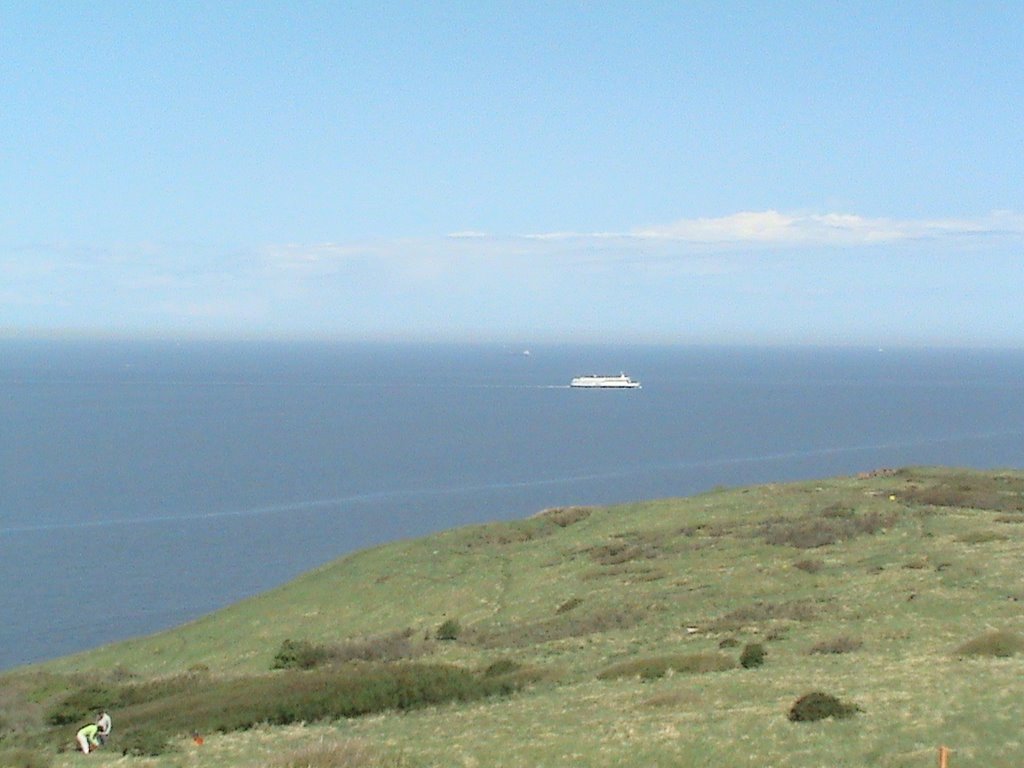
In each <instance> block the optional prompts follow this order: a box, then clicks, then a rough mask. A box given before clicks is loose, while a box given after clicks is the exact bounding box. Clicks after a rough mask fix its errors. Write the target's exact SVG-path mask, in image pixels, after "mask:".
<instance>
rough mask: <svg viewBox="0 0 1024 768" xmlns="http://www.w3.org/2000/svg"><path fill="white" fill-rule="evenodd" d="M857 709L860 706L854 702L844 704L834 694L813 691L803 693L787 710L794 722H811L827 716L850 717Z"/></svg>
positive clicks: (858, 709)
mask: <svg viewBox="0 0 1024 768" xmlns="http://www.w3.org/2000/svg"><path fill="white" fill-rule="evenodd" d="M859 711H860V707H857V706H856V705H854V704H845V703H843V702H842V701H840V700H839V699H837V698H836V697H835V696H831V695H829V694H827V693H822V692H821V691H813V692H811V693H805V694H804V695H803V696H801V697H800V698H799V699H797V700H796V701H795V702H794V703H793V706H792V707H791V708H790V710H789V719H790V720H791V721H792V722H794V723H812V722H814V721H816V720H825V719H826V718H829V717H833V718H836V719H841V718H844V717H852V716H853V715H854V714H856V713H857V712H859Z"/></svg>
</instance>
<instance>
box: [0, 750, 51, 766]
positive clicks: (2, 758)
mask: <svg viewBox="0 0 1024 768" xmlns="http://www.w3.org/2000/svg"><path fill="white" fill-rule="evenodd" d="M52 764H53V760H52V758H51V757H50V756H49V755H44V754H42V753H40V752H35V751H33V750H31V749H9V750H6V751H4V752H0V765H2V766H3V767H4V768H50V766H51V765H52Z"/></svg>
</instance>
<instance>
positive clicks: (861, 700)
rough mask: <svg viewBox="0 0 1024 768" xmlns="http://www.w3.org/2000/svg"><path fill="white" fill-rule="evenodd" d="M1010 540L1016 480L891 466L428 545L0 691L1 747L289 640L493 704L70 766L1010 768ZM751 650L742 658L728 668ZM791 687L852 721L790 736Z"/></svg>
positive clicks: (546, 519) (1014, 742)
mask: <svg viewBox="0 0 1024 768" xmlns="http://www.w3.org/2000/svg"><path fill="white" fill-rule="evenodd" d="M1022 524H1024V475H1022V474H1020V473H1017V472H1000V473H983V472H973V471H964V470H956V469H905V470H900V471H888V470H884V471H878V472H873V473H867V474H865V475H863V476H859V477H850V478H834V479H830V480H822V481H816V482H805V483H795V484H786V485H766V486H760V487H753V488H740V489H726V490H719V491H715V492H712V493H707V494H703V495H700V496H696V497H692V498H687V499H666V500H659V501H651V502H644V503H637V504H628V505H620V506H614V507H606V508H566V509H558V510H548V511H545V512H543V513H540V514H538V515H536V516H534V517H532V518H530V519H527V520H522V521H518V522H514V523H501V524H492V525H484V526H472V527H467V528H461V529H457V530H452V531H447V532H445V533H442V534H438V535H435V536H430V537H427V538H423V539H417V540H411V541H401V542H396V543H393V544H389V545H386V546H382V547H378V548H375V549H372V550H366V551H363V552H359V553H356V554H354V555H351V556H348V557H345V558H342V559H341V560H339V561H337V562H334V563H331V564H329V565H326V566H324V567H322V568H320V569H317V570H315V571H313V572H311V573H308V574H306V575H304V576H303V577H301V578H299V579H297V580H295V581H293V582H291V583H289V584H287V585H285V586H283V587H281V588H279V589H276V590H273V591H271V592H268V593H266V594H264V595H260V596H258V597H255V598H252V599H250V600H246V601H244V602H242V603H239V604H237V605H234V606H232V607H230V608H227V609H225V610H223V611H219V612H217V613H215V614H212V615H210V616H207V617H205V618H203V619H201V620H199V621H196V622H193V623H191V624H188V625H186V626H183V627H181V628H178V629H175V630H173V631H169V632H164V633H161V634H158V635H154V636H152V637H146V638H140V639H136V640H132V641H129V642H125V643H118V644H115V645H111V646H108V647H105V648H101V649H97V650H95V651H91V652H88V653H84V654H78V655H76V656H73V657H68V658H65V659H60V660H57V661H54V662H52V663H49V664H46V665H41V666H40V667H38V668H30V669H28V670H19V671H16V672H15V673H12V674H10V675H7V676H5V677H4V678H3V681H4V690H5V693H4V699H5V700H6V701H8V702H11V705H12V707H13V706H17V707H20V708H21V710H23V713H24V714H23V715H21V716H20V718H15V719H12V718H11V717H10V716H8V718H7V719H8V721H9V722H8V730H9V731H15V732H14V733H11V734H9V735H8V736H7V737H6V739H5V742H6V743H7V744H18V743H22V742H25V743H28V742H31V741H32V734H34V733H36V734H38V733H41V732H42V730H41V729H43V727H44V726H43V724H44V721H45V718H46V716H47V712H50V711H52V707H53V706H54V703H55V702H57V701H59V699H60V698H61V696H62V695H65V694H66V693H67V691H69V690H74V688H75V686H79V687H80V686H82V685H85V684H86V682H83V681H88V682H89V683H90V684H95V683H96V681H103V682H104V684H105V685H110V686H112V685H115V684H133V685H139V684H140V681H146V680H151V679H153V678H161V679H167V678H170V677H172V676H175V675H183V674H186V673H187V675H189V676H191V679H193V680H195V681H196V682H195V683H194V685H193V687H194V688H195V689H196V690H197V691H199V692H201V691H202V690H203V689H204V687H205V688H206V689H207V690H211V691H212V690H213V689H214V688H216V686H217V685H220V684H221V682H222V681H226V680H237V679H255V678H260V679H272V678H273V676H274V675H280V674H282V672H280V671H278V672H274V671H272V667H274V666H275V663H276V664H277V665H278V666H280V665H282V659H283V658H285V657H287V654H283V655H282V651H283V650H284V649H287V648H291V649H292V650H293V651H295V650H296V649H298V650H300V651H301V650H303V649H304V650H305V651H315V652H316V653H315V654H314V655H316V654H319V657H318V658H316V659H314V660H313V661H314V663H313V664H311V666H314V667H315V668H314V669H313V671H311V672H309V673H305V674H307V675H316V674H319V673H322V672H323V670H328V669H332V670H337V669H340V668H348V667H351V666H352V665H353V664H355V665H356V666H358V665H359V664H363V665H365V664H367V663H392V662H395V661H399V662H403V661H404V662H406V663H412V662H415V663H421V664H422V663H428V662H429V663H431V664H435V663H441V664H451V665H455V666H456V667H457V668H459V669H466V670H475V671H479V670H486V669H489V668H490V669H494V668H496V667H495V665H497V666H499V667H502V668H503V669H508V670H512V671H514V672H515V680H516V686H515V687H516V689H517V691H516V692H515V693H512V694H511V695H505V696H499V697H497V698H494V697H488V698H485V699H483V700H479V701H463V702H462V703H450V704H438V705H433V706H424V707H422V708H413V709H410V710H409V711H407V712H405V713H404V714H401V715H398V714H393V715H386V714H384V715H376V716H373V717H351V718H347V719H343V720H340V721H334V722H327V723H318V724H302V725H298V724H296V725H290V726H287V727H280V728H268V729H257V730H255V731H252V730H248V731H245V732H229V733H225V734H218V735H211V736H210V737H209V738H207V739H206V740H205V743H204V744H203V745H202V747H198V746H197V745H195V744H193V743H192V742H189V741H182V742H181V743H180V744H179V747H180V748H179V750H178V751H177V752H174V753H171V754H168V755H163V756H161V757H157V758H121V757H120V755H119V754H118V753H115V752H114V751H113V750H107V751H101V752H100V753H99V754H97V755H95V756H89V759H90V760H92V761H93V762H94V763H106V762H112V761H113V760H114V759H115V758H118V759H120V760H122V761H126V764H131V763H132V762H133V761H136V760H137V761H143V760H149V761H150V762H148V763H146V764H157V765H168V766H169V765H212V766H221V765H222V766H228V765H262V764H274V761H277V763H278V764H281V765H285V764H286V762H282V761H285V757H281V755H294V754H302V750H303V749H305V748H307V747H309V745H314V744H319V745H321V746H320V747H319V748H320V749H321V750H325V749H328V747H330V746H331V745H335V744H337V745H340V747H339V750H340V751H341V752H344V753H346V754H348V755H359V754H364V755H365V756H364V757H362V758H359V759H360V760H363V761H364V762H359V763H346V762H338V760H340V759H341V758H337V759H335V758H322V760H327V762H321V763H318V764H323V765H349V764H352V765H354V764H359V765H378V764H380V765H399V764H401V765H413V766H418V765H478V766H527V765H531V766H532V765H574V766H580V765H583V766H612V765H690V766H695V765H696V766H699V765H707V766H711V765H714V766H722V765H728V766H746V765H749V766H764V765H772V766H819V765H882V766H912V765H932V764H934V761H935V757H934V755H935V751H936V750H937V749H938V747H939V745H940V744H947V745H949V746H950V747H951V748H952V749H953V759H952V765H954V766H957V768H959V766H966V765H978V766H983V765H984V766H999V765H1007V766H1009V765H1017V764H1019V763H1020V761H1021V760H1024V747H1022V746H1021V744H1020V739H1019V736H1018V735H1017V731H1018V727H1019V726H1018V725H1017V722H1018V721H1019V702H1020V700H1021V698H1022V694H1024V683H1022V682H1021V672H1022V671H1024V661H1022V657H1021V656H1020V655H1018V654H1017V653H1016V652H1015V651H1016V650H1017V648H1016V645H1015V644H1016V643H1017V641H1018V640H1019V639H1020V636H1019V635H1018V634H1017V632H1018V631H1019V630H1022V629H1024V627H1022V620H1021V619H1022V617H1021V610H1020V601H1021V600H1022V599H1024V584H1022V581H1021V576H1020V573H1019V570H1020V562H1021V556H1022V555H1024V546H1022V536H1024V525H1022ZM972 640H973V641H975V647H973V648H972V647H965V643H968V641H972ZM286 641H290V643H289V644H286V645H284V646H283V645H282V644H284V643H286ZM757 647H759V648H760V649H761V650H762V651H763V652H764V659H763V664H761V665H754V664H750V665H749V668H748V667H744V666H742V665H741V664H739V659H740V657H741V655H743V654H744V651H745V650H756V648H757ZM286 660H287V659H286ZM360 660H362V661H360ZM292 661H294V659H292ZM318 670H319V672H318ZM811 691H823V692H826V693H829V694H831V695H834V696H836V697H838V698H839V699H841V700H842V701H843V702H844V703H848V704H850V707H851V711H855V714H853V716H852V717H848V718H829V719H827V720H823V721H821V722H813V723H797V722H792V721H791V720H790V719H789V717H788V713H789V712H790V708H791V707H792V705H793V704H794V702H795V700H796V699H797V698H798V697H800V696H801V695H803V694H805V693H808V692H811ZM196 695H199V694H196ZM30 701H35V702H37V704H35V705H31V706H30V705H29V704H28V703H27V702H30ZM48 708H49V709H48ZM132 718H135V719H134V720H133V719H132ZM139 718H141V715H138V714H137V713H135V712H127V711H126V713H125V718H122V720H121V722H128V723H141V722H142V720H141V719H139ZM115 721H116V722H117V721H118V713H115ZM140 727H141V726H140ZM229 730H230V729H229ZM72 735H73V734H72ZM325 744H326V745H328V747H324V746H323V745H325ZM115 746H116V744H115ZM40 749H42V750H43V752H45V751H46V749H47V747H45V746H44V747H41V748H40ZM328 751H329V750H328ZM53 759H54V760H55V763H54V764H55V765H77V764H79V761H81V760H83V759H86V758H85V756H81V755H73V754H68V753H61V754H57V755H56V757H54V758H53ZM289 759H290V758H289ZM318 759H319V758H318ZM332 759H333V760H334V762H330V760H332ZM345 759H349V758H345ZM307 762H310V761H307ZM119 764H121V763H119ZM140 764H141V762H140Z"/></svg>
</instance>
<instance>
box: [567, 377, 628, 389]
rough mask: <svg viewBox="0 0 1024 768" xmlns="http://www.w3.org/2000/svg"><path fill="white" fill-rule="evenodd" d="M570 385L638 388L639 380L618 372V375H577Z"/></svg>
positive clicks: (601, 387)
mask: <svg viewBox="0 0 1024 768" xmlns="http://www.w3.org/2000/svg"><path fill="white" fill-rule="evenodd" d="M569 386H570V387H591V388H596V389H640V382H639V381H633V380H632V379H631V378H629V376H627V375H626V374H624V373H620V374H619V375H618V376H595V375H593V374H591V375H589V376H577V377H576V378H575V379H573V380H572V381H571V382H569Z"/></svg>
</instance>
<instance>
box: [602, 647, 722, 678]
mask: <svg viewBox="0 0 1024 768" xmlns="http://www.w3.org/2000/svg"><path fill="white" fill-rule="evenodd" d="M735 666H736V662H734V661H733V660H732V659H731V658H730V657H729V656H726V655H725V654H723V653H693V654H680V655H677V656H654V657H650V658H644V659H634V660H633V661H624V662H621V663H619V664H613V665H612V666H610V667H608V668H606V669H604V670H602V671H601V672H599V673H598V675H597V678H598V680H615V679H621V678H624V677H639V678H640V679H641V680H655V679H657V678H659V677H664V676H665V675H666V674H667V673H668V672H669V670H671V671H672V672H679V673H686V674H698V673H702V672H722V671H724V670H726V669H732V668H733V667H735Z"/></svg>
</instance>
